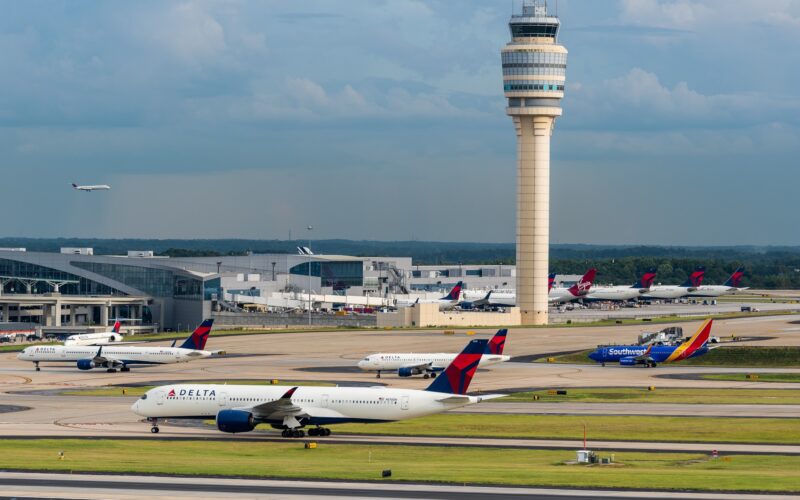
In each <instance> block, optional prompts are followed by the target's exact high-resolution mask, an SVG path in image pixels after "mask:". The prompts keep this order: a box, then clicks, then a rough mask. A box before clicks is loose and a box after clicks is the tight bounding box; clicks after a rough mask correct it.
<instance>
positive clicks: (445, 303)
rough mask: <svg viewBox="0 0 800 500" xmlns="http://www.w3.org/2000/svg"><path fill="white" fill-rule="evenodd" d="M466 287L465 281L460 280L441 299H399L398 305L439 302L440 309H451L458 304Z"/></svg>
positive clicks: (410, 305)
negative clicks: (462, 290)
mask: <svg viewBox="0 0 800 500" xmlns="http://www.w3.org/2000/svg"><path fill="white" fill-rule="evenodd" d="M463 287H464V283H463V282H461V281H459V282H458V283H456V286H454V287H453V289H452V290H450V293H448V294H447V295H445V296H444V297H442V298H440V299H433V300H430V299H423V300H420V299H417V300H415V301H410V300H398V301H397V307H412V306H415V305H417V304H439V309H451V308H453V307H455V306H457V305H458V299H459V298H460V297H461V289H462V288H463Z"/></svg>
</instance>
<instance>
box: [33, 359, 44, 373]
mask: <svg viewBox="0 0 800 500" xmlns="http://www.w3.org/2000/svg"><path fill="white" fill-rule="evenodd" d="M33 364H34V365H36V371H37V372H40V371H42V369H41V368H39V362H38V361H34V362H33Z"/></svg>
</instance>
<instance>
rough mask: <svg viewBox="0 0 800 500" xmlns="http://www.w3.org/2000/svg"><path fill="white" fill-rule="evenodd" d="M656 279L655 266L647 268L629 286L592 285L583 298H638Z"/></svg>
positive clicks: (592, 299) (595, 299)
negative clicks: (637, 279)
mask: <svg viewBox="0 0 800 500" xmlns="http://www.w3.org/2000/svg"><path fill="white" fill-rule="evenodd" d="M655 279H656V268H652V269H649V270H648V271H647V272H646V273H644V274H643V275H642V277H641V278H640V279H639V281H637V282H636V283H634V284H633V285H631V286H601V287H593V288H592V291H591V292H590V293H589V294H588V295H587V296H586V297H584V300H590V301H598V300H614V301H622V300H631V299H638V298H639V297H640V296H641V295H643V294H645V293H647V292H648V291H649V290H650V287H651V286H652V285H653V281H654V280H655Z"/></svg>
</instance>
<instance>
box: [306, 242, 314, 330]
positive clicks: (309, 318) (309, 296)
mask: <svg viewBox="0 0 800 500" xmlns="http://www.w3.org/2000/svg"><path fill="white" fill-rule="evenodd" d="M307 229H308V249H309V253H310V250H311V230H312V229H314V226H308V228H307ZM308 326H311V260H309V261H308Z"/></svg>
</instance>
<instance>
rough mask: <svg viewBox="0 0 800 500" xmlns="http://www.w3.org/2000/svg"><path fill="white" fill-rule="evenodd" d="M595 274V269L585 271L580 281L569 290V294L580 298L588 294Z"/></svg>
mask: <svg viewBox="0 0 800 500" xmlns="http://www.w3.org/2000/svg"><path fill="white" fill-rule="evenodd" d="M596 274H597V269H595V268H591V269H589V270H588V271H586V274H584V275H583V277H582V278H581V280H580V281H579V282H577V283H575V284H574V285H572V286H571V287H570V288H569V293H571V294H572V295H574V296H575V297H582V296H584V295H586V294H587V293H589V289H591V288H592V283H594V277H595V275H596Z"/></svg>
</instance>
